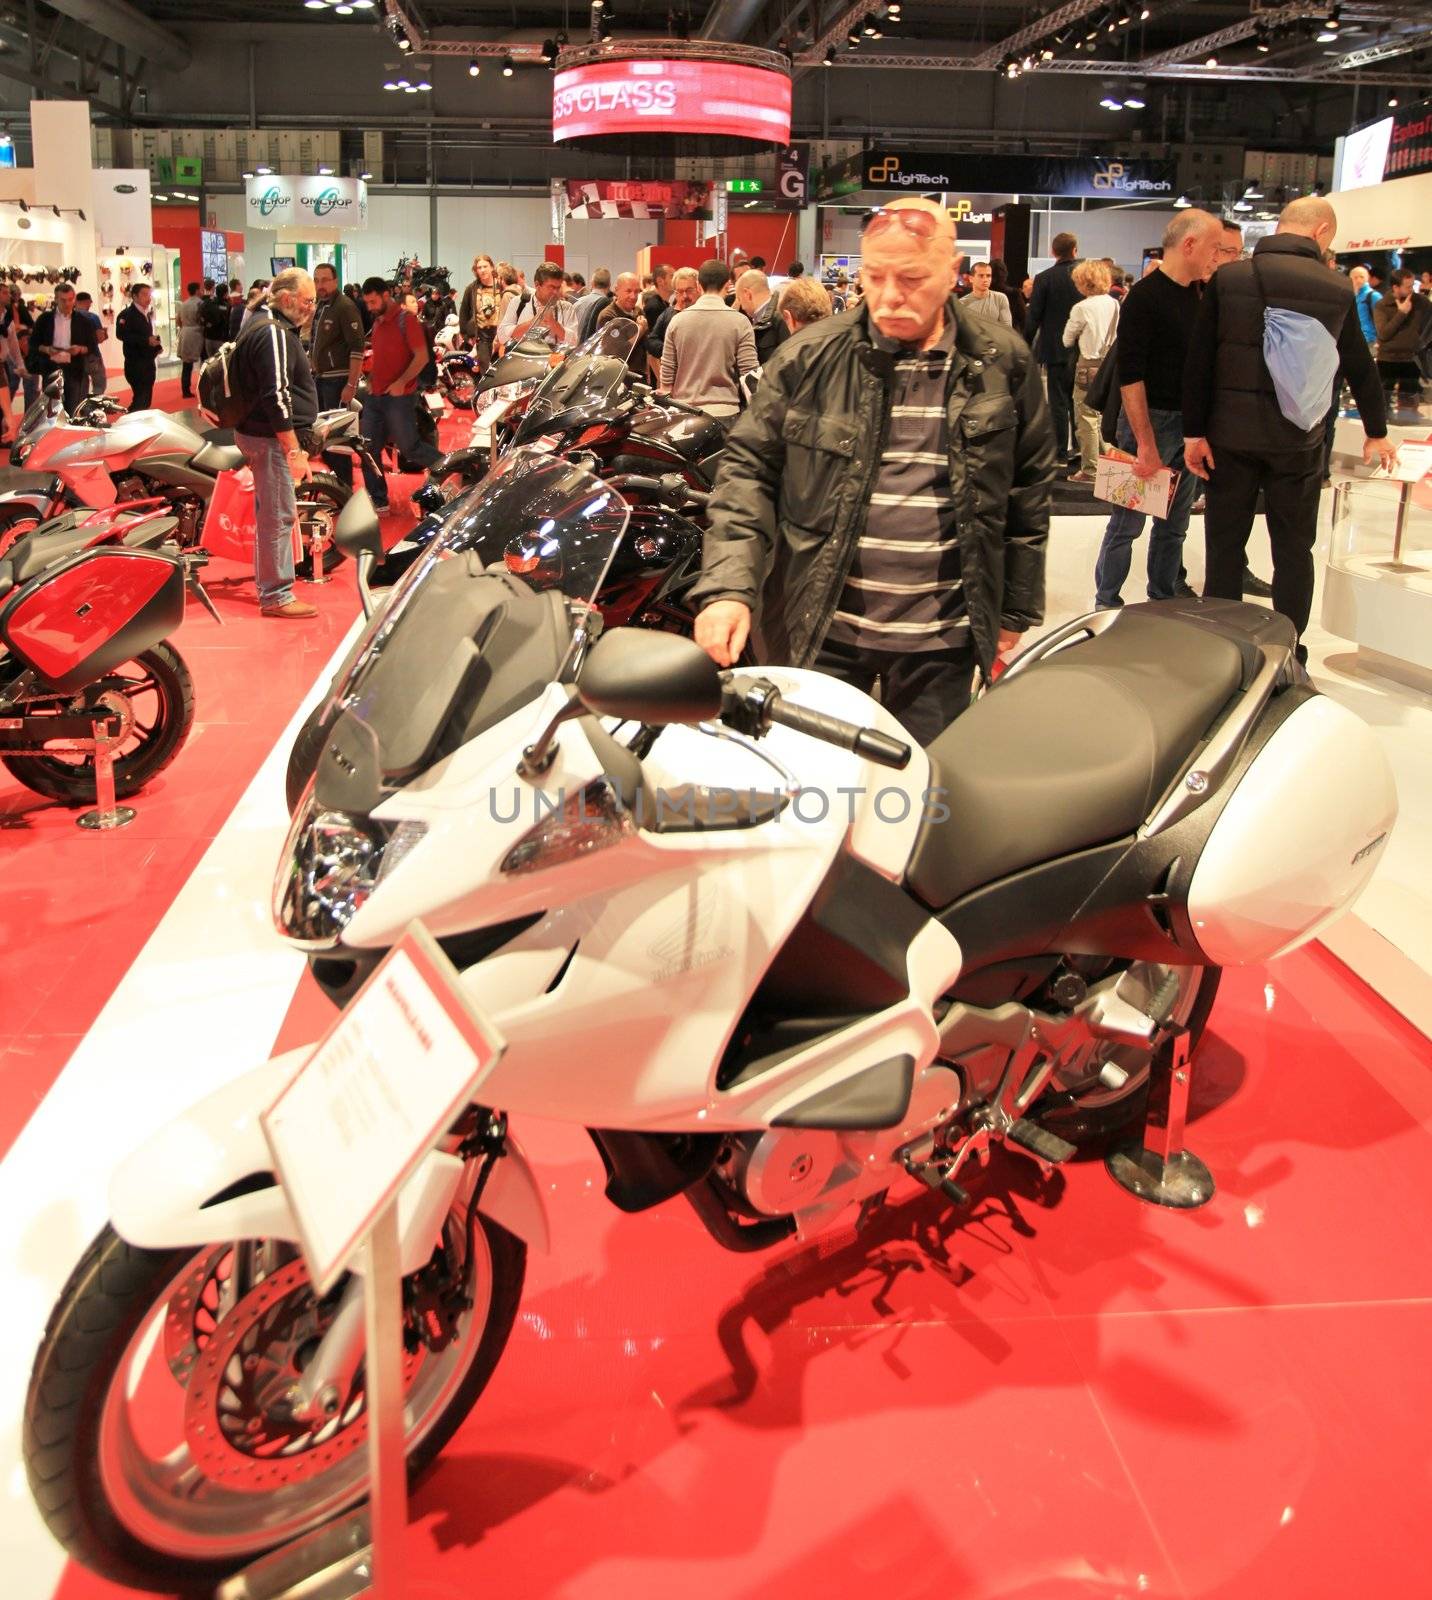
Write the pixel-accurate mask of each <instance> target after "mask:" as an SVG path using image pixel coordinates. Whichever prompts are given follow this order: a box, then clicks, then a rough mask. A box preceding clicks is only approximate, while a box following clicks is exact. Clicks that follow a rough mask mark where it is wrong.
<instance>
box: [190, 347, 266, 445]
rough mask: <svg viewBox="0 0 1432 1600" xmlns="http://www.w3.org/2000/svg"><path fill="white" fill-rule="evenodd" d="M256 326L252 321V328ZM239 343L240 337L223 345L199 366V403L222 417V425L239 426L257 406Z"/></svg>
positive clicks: (220, 421) (220, 420) (220, 419)
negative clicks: (248, 385)
mask: <svg viewBox="0 0 1432 1600" xmlns="http://www.w3.org/2000/svg"><path fill="white" fill-rule="evenodd" d="M253 326H254V323H253V322H252V321H251V322H250V323H249V327H250V328H252V327H253ZM247 331H248V330H247V329H245V332H247ZM239 344H240V340H239V339H232V340H230V341H228V342H227V343H226V344H221V345H220V346H219V348H218V349H217V350H216V351H215V352H214V353H213V355H211V356H210V357H209V358H208V360H207V361H205V362H204V364H203V365H202V366H201V367H200V368H199V404H200V405H201V406H203V408H204V409H205V411H209V412H212V413H213V414H214V416H216V417H217V418H218V419H219V426H220V427H221V428H237V427H238V426H239V425H240V424H241V423H242V422H243V420H244V418H245V417H247V416H248V414H249V412H250V411H251V410H252V409H253V405H254V396H253V392H252V390H251V389H250V388H248V387H247V386H246V384H245V382H244V370H243V369H244V362H243V359H242V357H241V356H240V352H239Z"/></svg>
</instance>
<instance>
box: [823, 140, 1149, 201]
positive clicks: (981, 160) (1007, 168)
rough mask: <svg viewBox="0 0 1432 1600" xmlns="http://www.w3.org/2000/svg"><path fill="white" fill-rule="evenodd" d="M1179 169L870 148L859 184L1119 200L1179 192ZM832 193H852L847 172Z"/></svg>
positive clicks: (834, 178) (832, 184)
mask: <svg viewBox="0 0 1432 1600" xmlns="http://www.w3.org/2000/svg"><path fill="white" fill-rule="evenodd" d="M1176 179H1177V173H1176V170H1175V167H1174V163H1173V162H1171V161H1151V160H1147V159H1144V158H1138V159H1130V158H1120V157H1109V158H1106V157H1102V156H1071V157H1059V156H1048V157H1046V156H1000V155H992V156H972V155H941V154H939V153H938V152H933V153H932V152H930V151H917V150H867V151H866V152H865V156H864V159H863V161H862V163H861V173H860V178H859V180H858V181H859V185H860V186H861V187H864V188H866V189H876V190H880V189H886V190H889V189H894V190H903V191H909V192H912V193H915V194H932V193H933V194H939V193H946V194H948V193H950V192H954V193H955V194H961V193H968V192H969V191H970V190H973V189H976V188H978V189H979V190H980V191H982V192H983V193H985V194H1047V195H1085V196H1088V197H1089V198H1090V199H1105V200H1114V199H1121V198H1129V197H1133V196H1137V197H1138V198H1140V199H1156V198H1157V197H1158V196H1160V195H1174V194H1176V193H1177V192H1178V191H1177V188H1176V187H1175V184H1176ZM823 187H824V189H825V191H826V192H827V194H829V195H838V194H841V193H843V192H848V191H847V188H846V184H845V182H844V174H843V171H837V172H835V173H831V174H827V175H826V182H825V184H824V185H823Z"/></svg>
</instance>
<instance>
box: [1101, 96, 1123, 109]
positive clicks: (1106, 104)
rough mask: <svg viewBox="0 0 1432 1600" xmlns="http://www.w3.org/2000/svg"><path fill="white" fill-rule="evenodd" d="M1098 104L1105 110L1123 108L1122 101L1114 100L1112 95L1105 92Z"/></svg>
mask: <svg viewBox="0 0 1432 1600" xmlns="http://www.w3.org/2000/svg"><path fill="white" fill-rule="evenodd" d="M1099 104H1100V105H1101V106H1103V108H1104V110H1105V111H1122V110H1123V109H1124V102H1123V101H1122V100H1115V99H1114V98H1113V96H1112V95H1107V94H1106V95H1105V96H1104V98H1103V99H1102V100H1101V101H1100V102H1099Z"/></svg>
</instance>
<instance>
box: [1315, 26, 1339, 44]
mask: <svg viewBox="0 0 1432 1600" xmlns="http://www.w3.org/2000/svg"><path fill="white" fill-rule="evenodd" d="M1317 38H1318V43H1319V44H1334V43H1336V42H1337V33H1336V32H1335V31H1334V30H1332V29H1329V28H1324V29H1323V31H1322V32H1321V33H1320V34H1319V35H1318V36H1317Z"/></svg>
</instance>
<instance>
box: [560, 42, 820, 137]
mask: <svg viewBox="0 0 1432 1600" xmlns="http://www.w3.org/2000/svg"><path fill="white" fill-rule="evenodd" d="M616 134H655V135H662V134H672V135H686V134H707V135H721V136H723V137H725V138H735V139H756V140H759V141H760V142H761V143H763V144H784V143H785V142H786V141H787V140H788V139H789V138H790V135H791V82H790V79H789V78H787V77H785V76H784V75H783V74H782V73H779V72H767V71H764V70H763V69H761V68H760V67H743V66H732V65H727V64H725V63H722V62H714V61H598V62H593V63H592V64H590V65H588V66H582V67H570V68H568V70H567V71H566V72H559V73H558V74H557V76H556V78H555V79H554V80H553V85H552V138H553V139H554V140H555V141H556V142H557V143H559V144H560V143H561V142H562V140H564V139H599V138H602V137H603V136H605V135H616Z"/></svg>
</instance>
